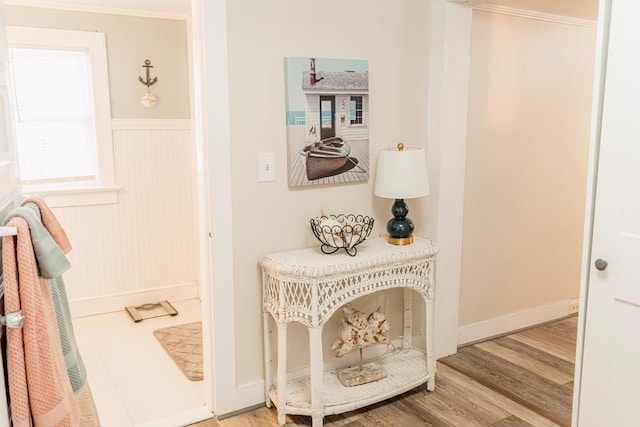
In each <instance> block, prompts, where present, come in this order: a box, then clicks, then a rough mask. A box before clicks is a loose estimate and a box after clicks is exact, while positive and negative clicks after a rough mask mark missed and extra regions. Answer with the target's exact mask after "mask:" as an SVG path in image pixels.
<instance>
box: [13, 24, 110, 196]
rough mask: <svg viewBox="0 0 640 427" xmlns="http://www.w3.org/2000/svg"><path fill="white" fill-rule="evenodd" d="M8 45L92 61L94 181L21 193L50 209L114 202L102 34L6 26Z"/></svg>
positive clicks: (26, 188) (44, 186)
mask: <svg viewBox="0 0 640 427" xmlns="http://www.w3.org/2000/svg"><path fill="white" fill-rule="evenodd" d="M7 42H8V47H9V49H11V48H14V47H20V48H27V49H28V48H33V49H51V50H64V49H83V50H87V51H88V52H89V55H90V58H91V81H92V86H93V107H94V118H95V135H96V147H95V151H96V156H97V159H96V165H97V173H96V179H95V181H90V182H87V181H83V182H72V183H64V184H32V185H24V184H23V185H22V191H23V193H27V194H32V193H39V194H42V195H44V196H45V197H46V198H47V203H48V204H49V205H50V206H52V207H61V206H83V205H95V204H110V203H117V201H118V195H117V191H118V189H119V187H118V186H116V183H115V168H114V158H113V132H112V126H111V102H110V97H109V76H108V62H107V51H106V41H105V35H104V33H99V32H88V31H74V30H60V29H49V28H34V27H15V26H8V27H7ZM14 96H15V95H14ZM18 155H19V153H18Z"/></svg>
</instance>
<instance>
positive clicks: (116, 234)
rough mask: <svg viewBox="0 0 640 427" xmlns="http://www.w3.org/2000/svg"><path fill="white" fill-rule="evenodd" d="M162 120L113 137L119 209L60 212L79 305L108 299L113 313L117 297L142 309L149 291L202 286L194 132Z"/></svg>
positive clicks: (70, 286) (70, 281) (72, 296)
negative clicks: (67, 236)
mask: <svg viewBox="0 0 640 427" xmlns="http://www.w3.org/2000/svg"><path fill="white" fill-rule="evenodd" d="M156 122H157V126H156V127H157V128H156V129H153V128H152V127H151V126H140V127H138V128H136V126H124V127H118V128H117V129H116V130H114V132H113V144H114V161H115V170H116V181H117V183H118V185H119V186H121V190H120V192H119V195H118V200H119V201H118V203H117V204H113V205H100V206H81V207H64V208H55V209H54V212H55V214H56V215H57V217H58V219H59V220H60V221H61V223H62V225H63V227H64V228H65V230H66V231H67V233H68V235H69V238H70V239H71V243H72V245H73V247H74V249H73V251H72V252H71V253H70V254H69V258H70V260H71V263H72V266H73V267H72V269H71V270H70V271H69V272H67V273H65V276H64V277H65V282H66V284H67V291H68V294H69V300H70V301H71V303H72V306H73V305H74V302H78V301H82V300H92V299H98V300H99V299H100V298H104V300H105V304H104V311H111V310H113V307H109V304H108V303H107V302H106V301H109V300H114V298H113V297H114V296H119V297H121V298H115V300H118V301H120V302H122V301H123V300H126V301H127V304H128V305H134V304H141V303H144V302H152V301H144V300H140V299H142V298H144V295H145V294H146V295H148V294H149V291H152V290H158V289H162V288H175V287H176V286H180V285H187V287H189V288H190V289H193V284H194V283H196V282H197V271H198V270H197V253H196V249H197V242H196V235H195V221H194V218H195V213H194V180H193V177H194V174H193V167H194V159H193V143H192V141H191V132H190V130H189V129H175V126H165V127H163V126H162V122H163V121H154V123H156ZM122 297H124V299H123V298H122ZM119 308H122V307H119ZM83 314H86V313H83Z"/></svg>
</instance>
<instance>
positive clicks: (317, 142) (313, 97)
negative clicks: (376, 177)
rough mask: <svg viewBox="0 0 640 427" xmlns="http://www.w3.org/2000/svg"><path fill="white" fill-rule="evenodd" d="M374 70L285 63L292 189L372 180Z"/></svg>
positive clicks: (323, 62)
mask: <svg viewBox="0 0 640 427" xmlns="http://www.w3.org/2000/svg"><path fill="white" fill-rule="evenodd" d="M368 67H369V65H368V61H365V60H349V59H326V58H299V57H289V58H285V79H286V82H285V83H286V84H285V89H286V109H287V111H286V122H287V149H288V151H287V152H288V178H289V187H302V186H309V185H323V184H337V183H350V182H359V181H367V180H368V179H369V68H368Z"/></svg>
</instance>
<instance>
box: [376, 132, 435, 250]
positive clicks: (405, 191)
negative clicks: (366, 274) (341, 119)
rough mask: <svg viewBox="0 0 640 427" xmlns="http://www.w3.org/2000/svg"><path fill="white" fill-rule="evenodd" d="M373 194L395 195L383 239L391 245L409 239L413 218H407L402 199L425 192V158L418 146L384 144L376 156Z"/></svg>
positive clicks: (414, 196)
mask: <svg viewBox="0 0 640 427" xmlns="http://www.w3.org/2000/svg"><path fill="white" fill-rule="evenodd" d="M374 194H375V195H376V196H378V197H384V198H387V199H395V202H394V203H393V206H392V208H391V213H392V214H393V218H391V219H390V220H389V222H387V232H388V233H389V236H388V238H387V240H388V241H389V243H391V244H394V245H409V244H411V243H413V235H412V233H413V228H414V227H413V222H412V221H411V220H410V219H409V218H407V214H408V213H409V208H408V207H407V204H406V203H405V201H404V199H413V198H417V197H424V196H427V195H428V194H429V179H428V177H427V159H426V156H425V151H424V149H423V148H421V147H405V146H404V144H402V143H400V144H398V146H397V147H395V148H386V149H384V150H382V151H381V152H380V155H379V156H378V167H377V170H376V184H375V190H374Z"/></svg>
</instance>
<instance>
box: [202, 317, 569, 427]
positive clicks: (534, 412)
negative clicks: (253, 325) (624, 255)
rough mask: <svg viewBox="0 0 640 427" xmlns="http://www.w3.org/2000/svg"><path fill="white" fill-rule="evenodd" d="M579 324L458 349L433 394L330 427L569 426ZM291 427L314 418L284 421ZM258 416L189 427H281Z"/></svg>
mask: <svg viewBox="0 0 640 427" xmlns="http://www.w3.org/2000/svg"><path fill="white" fill-rule="evenodd" d="M576 333H577V317H575V316H574V317H569V318H567V319H563V320H560V321H557V322H553V323H549V324H546V325H543V326H539V327H536V328H532V329H528V330H525V331H521V332H518V333H514V334H511V335H508V336H505V337H501V338H496V339H494V340H491V341H485V342H482V343H477V344H474V345H470V346H467V347H463V348H460V349H459V350H458V353H457V354H455V355H453V356H449V357H446V358H443V359H441V360H439V361H438V364H437V374H436V389H435V391H433V392H428V391H427V389H426V387H425V386H422V387H418V388H416V389H414V390H412V391H409V392H407V393H404V394H402V395H400V396H397V397H395V398H392V399H388V400H386V401H384V402H381V403H378V404H375V405H371V406H368V407H366V408H361V409H359V410H356V411H352V412H347V413H344V414H339V415H331V416H327V417H325V418H324V425H325V426H328V427H334V426H344V427H372V426H374V427H375V426H379V427H413V426H437V427H466V426H480V427H487V426H492V427H525V426H526V427H531V426H534V427H547V426H569V425H570V423H571V404H572V392H573V369H574V359H575V345H576ZM287 425H288V426H310V425H311V418H310V417H303V416H287ZM276 426H278V422H277V414H276V410H275V408H271V409H269V408H266V407H263V408H259V409H256V410H253V411H250V412H246V413H243V414H240V415H237V416H235V417H231V418H226V419H223V420H216V419H212V420H208V421H204V422H201V423H197V424H193V425H192V426H191V427H276Z"/></svg>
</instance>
